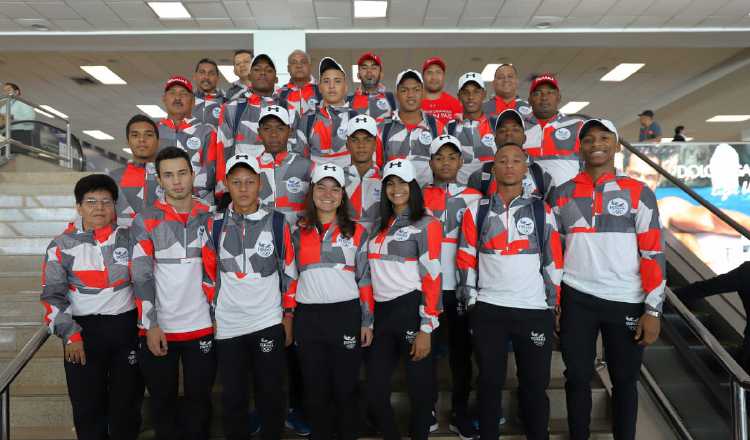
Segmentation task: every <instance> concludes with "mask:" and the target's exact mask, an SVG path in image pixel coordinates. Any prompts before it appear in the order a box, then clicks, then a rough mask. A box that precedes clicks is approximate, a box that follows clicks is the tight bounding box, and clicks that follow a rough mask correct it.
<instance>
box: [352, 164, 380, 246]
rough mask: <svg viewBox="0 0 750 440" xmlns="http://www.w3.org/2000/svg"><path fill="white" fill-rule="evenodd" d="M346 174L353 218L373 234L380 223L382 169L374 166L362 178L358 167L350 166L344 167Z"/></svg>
mask: <svg viewBox="0 0 750 440" xmlns="http://www.w3.org/2000/svg"><path fill="white" fill-rule="evenodd" d="M344 174H345V177H346V195H347V196H349V206H350V207H351V208H352V213H351V217H352V219H354V220H356V221H357V222H358V223H359V224H361V225H362V226H364V227H365V229H366V230H367V231H368V232H369V233H372V230H373V227H374V226H375V225H377V224H378V223H379V222H380V189H381V187H382V182H381V177H380V168H378V166H377V165H373V166H372V168H370V169H369V170H367V172H366V173H365V175H364V176H360V175H359V171H358V170H357V167H356V166H354V165H349V166H348V167H344Z"/></svg>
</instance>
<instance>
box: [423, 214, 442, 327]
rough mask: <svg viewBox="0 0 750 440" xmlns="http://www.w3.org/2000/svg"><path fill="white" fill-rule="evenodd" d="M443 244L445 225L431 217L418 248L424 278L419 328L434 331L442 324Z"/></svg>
mask: <svg viewBox="0 0 750 440" xmlns="http://www.w3.org/2000/svg"><path fill="white" fill-rule="evenodd" d="M442 246H443V225H442V224H441V223H440V222H439V221H438V220H437V219H435V218H434V217H430V219H429V221H428V222H427V225H426V226H425V228H424V230H423V231H421V232H420V233H419V236H418V239H417V249H418V251H419V261H418V263H417V265H418V267H419V277H420V278H421V279H422V303H421V304H420V306H419V316H420V318H421V324H420V327H419V329H420V330H421V331H423V332H425V333H432V331H433V330H435V329H436V328H438V325H439V324H440V323H439V321H438V316H439V315H440V312H441V311H442V309H443V304H442V298H441V296H442V284H443V283H442V277H441V271H442V265H441V264H440V251H441V249H442Z"/></svg>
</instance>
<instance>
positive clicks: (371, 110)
mask: <svg viewBox="0 0 750 440" xmlns="http://www.w3.org/2000/svg"><path fill="white" fill-rule="evenodd" d="M346 101H347V102H348V103H349V107H351V108H352V109H353V110H355V111H356V112H357V114H360V115H369V116H372V118H373V119H375V122H377V123H378V125H380V124H382V123H384V122H388V121H389V120H390V119H391V118H392V117H393V114H394V113H395V112H396V98H395V97H394V96H393V93H391V92H388V91H386V89H385V86H384V85H383V84H380V85H378V91H377V93H366V92H364V91H362V89H361V88H358V89H357V90H355V91H354V94H352V95H349V97H348V98H347V99H346Z"/></svg>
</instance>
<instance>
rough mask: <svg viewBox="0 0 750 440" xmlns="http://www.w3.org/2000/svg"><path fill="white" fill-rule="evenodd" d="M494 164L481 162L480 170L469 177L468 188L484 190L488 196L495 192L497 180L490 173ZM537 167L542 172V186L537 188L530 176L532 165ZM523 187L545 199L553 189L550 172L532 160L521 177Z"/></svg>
mask: <svg viewBox="0 0 750 440" xmlns="http://www.w3.org/2000/svg"><path fill="white" fill-rule="evenodd" d="M494 165H495V162H494V161H493V162H487V163H484V164H482V168H481V169H480V170H477V171H475V172H474V173H472V175H471V177H469V185H468V186H469V188H474V189H475V190H477V191H480V192H481V191H485V194H484V195H486V196H489V195H491V194H495V193H496V192H497V181H496V180H495V175H494V174H493V173H492V167H493V166H494ZM535 166H536V167H539V169H540V170H541V173H542V186H543V188H541V189H540V188H537V185H536V182H534V178H533V177H532V176H531V172H532V171H531V170H532V167H535ZM523 189H524V191H527V192H536V193H537V194H539V195H540V196H542V198H544V200H547V196H549V194H550V193H551V192H552V191H553V190H554V189H555V187H554V186H552V176H551V175H550V173H548V172H546V171H544V168H542V167H540V166H539V165H538V164H536V165H535V164H534V163H533V162H532V163H530V164H529V172H527V173H526V176H524V179H523Z"/></svg>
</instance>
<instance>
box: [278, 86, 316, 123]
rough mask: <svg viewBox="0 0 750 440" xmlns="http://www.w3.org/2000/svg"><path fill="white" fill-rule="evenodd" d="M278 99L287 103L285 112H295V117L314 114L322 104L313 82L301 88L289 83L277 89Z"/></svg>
mask: <svg viewBox="0 0 750 440" xmlns="http://www.w3.org/2000/svg"><path fill="white" fill-rule="evenodd" d="M279 97H280V98H281V99H282V100H283V101H285V102H286V103H287V110H289V111H290V112H292V111H294V112H297V116H301V115H305V114H308V113H314V112H315V110H317V109H318V106H319V105H320V103H321V102H323V97H322V96H321V94H320V91H319V90H318V85H317V84H315V83H313V82H309V83H307V84H305V85H304V86H302V87H298V86H297V85H295V84H294V83H293V82H290V83H288V84H287V85H285V86H284V87H282V88H281V89H279Z"/></svg>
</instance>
